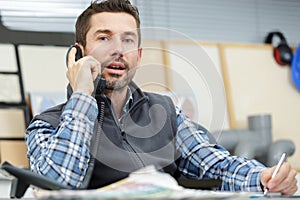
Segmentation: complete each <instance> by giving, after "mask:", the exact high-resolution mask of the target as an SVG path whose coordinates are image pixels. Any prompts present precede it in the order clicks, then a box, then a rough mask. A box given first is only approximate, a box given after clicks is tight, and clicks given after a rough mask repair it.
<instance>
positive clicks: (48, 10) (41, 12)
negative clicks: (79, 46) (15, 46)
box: [0, 0, 91, 33]
mask: <svg viewBox="0 0 300 200" xmlns="http://www.w3.org/2000/svg"><path fill="white" fill-rule="evenodd" d="M90 2H91V1H90V0H75V1H74V0H47V1H40V0H26V1H24V0H0V15H1V21H2V24H3V25H4V26H5V27H6V28H8V29H10V30H18V31H39V32H65V33H73V32H74V24H75V20H76V18H77V16H78V15H79V14H80V13H81V12H82V10H84V9H85V8H86V7H87V6H88V5H89V4H90Z"/></svg>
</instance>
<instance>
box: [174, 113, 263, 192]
mask: <svg viewBox="0 0 300 200" xmlns="http://www.w3.org/2000/svg"><path fill="white" fill-rule="evenodd" d="M177 124H178V132H177V138H176V147H177V149H178V150H179V152H181V157H182V158H181V161H180V164H179V165H180V166H179V169H180V171H181V172H182V174H183V175H185V176H187V177H191V178H196V179H203V178H206V179H207V178H209V179H221V180H222V188H221V189H222V190H230V191H262V188H261V183H260V174H261V172H262V170H263V169H264V168H265V167H264V166H263V165H262V164H261V163H259V162H257V161H255V160H249V159H246V158H241V157H237V156H230V154H229V152H228V151H227V150H226V149H224V148H223V147H222V146H220V145H217V144H210V143H209V141H208V137H207V135H206V130H199V129H197V127H196V126H195V124H194V123H193V122H192V121H191V120H190V119H188V118H187V117H186V116H185V115H184V114H183V113H182V112H181V111H180V110H178V109H177Z"/></svg>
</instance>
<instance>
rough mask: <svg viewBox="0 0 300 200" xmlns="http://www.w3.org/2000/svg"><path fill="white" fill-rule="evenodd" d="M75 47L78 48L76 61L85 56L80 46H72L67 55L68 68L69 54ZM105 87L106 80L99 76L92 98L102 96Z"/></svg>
mask: <svg viewBox="0 0 300 200" xmlns="http://www.w3.org/2000/svg"><path fill="white" fill-rule="evenodd" d="M73 47H75V48H76V54H75V61H77V60H79V59H80V58H82V56H83V55H82V51H81V49H80V47H79V46H76V45H71V46H70V48H69V49H68V51H67V54H66V66H67V67H68V59H69V53H70V51H71V49H72V48H73ZM105 85H106V80H105V79H104V78H102V77H99V76H97V78H96V79H95V81H94V91H93V93H92V96H95V95H96V94H101V93H102V92H103V91H104V89H105Z"/></svg>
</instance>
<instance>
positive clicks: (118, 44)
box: [112, 38, 124, 56]
mask: <svg viewBox="0 0 300 200" xmlns="http://www.w3.org/2000/svg"><path fill="white" fill-rule="evenodd" d="M123 53H124V47H123V45H122V40H121V39H120V38H114V39H113V40H112V54H113V55H114V56H123Z"/></svg>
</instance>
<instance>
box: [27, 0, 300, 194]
mask: <svg viewBox="0 0 300 200" xmlns="http://www.w3.org/2000/svg"><path fill="white" fill-rule="evenodd" d="M139 28H140V20H139V15H138V11H137V9H136V8H135V7H134V6H132V5H131V4H130V2H129V1H127V0H107V1H103V2H100V3H97V2H94V3H92V4H91V6H90V7H89V8H87V9H86V10H85V11H84V12H83V13H82V14H81V15H80V16H79V18H78V20H77V22H76V44H75V45H76V46H77V47H80V49H81V51H82V54H83V57H82V58H81V59H79V60H77V61H75V54H76V51H79V50H76V48H72V49H71V51H70V53H69V57H68V71H67V77H68V80H69V83H70V87H69V88H68V100H67V102H66V103H65V104H62V105H58V106H56V107H54V108H52V109H50V110H48V111H45V112H44V113H42V114H41V115H38V116H36V117H35V118H34V119H33V121H32V122H31V124H30V125H29V127H28V128H27V131H26V144H27V147H28V157H29V158H30V166H31V169H32V170H33V171H35V172H37V173H39V174H43V175H45V176H48V177H51V178H53V179H56V180H57V181H59V182H61V183H63V184H66V185H68V186H70V187H72V188H79V187H85V185H86V184H87V186H88V188H97V187H102V186H105V185H107V184H110V183H113V182H115V181H117V180H120V179H122V178H124V177H126V176H128V174H129V173H130V172H132V171H134V170H137V169H139V168H141V167H144V166H146V165H151V164H152V165H155V166H156V168H157V169H159V170H162V171H165V172H167V173H169V174H171V175H172V176H174V177H175V178H177V177H178V176H180V175H183V176H185V177H188V178H193V179H208V178H210V179H213V178H218V179H221V180H222V186H221V188H220V189H221V190H230V191H259V192H261V191H263V190H264V189H265V188H268V189H269V191H270V192H281V193H283V194H293V193H295V192H296V190H297V186H296V179H295V176H296V172H295V170H293V169H291V167H290V165H289V164H288V163H284V164H283V165H282V167H281V168H280V170H279V172H278V174H277V175H276V177H275V178H271V175H272V173H273V171H274V167H272V168H266V167H264V166H263V165H262V164H260V163H258V162H257V161H255V160H248V159H245V158H240V157H236V156H230V155H229V153H228V151H226V150H225V149H224V148H222V147H221V146H219V145H216V144H210V143H209V141H208V137H207V135H206V130H205V129H203V128H201V127H200V128H199V126H197V125H196V124H195V123H193V122H192V121H190V120H189V119H188V118H187V117H186V116H185V115H184V113H183V112H182V111H180V109H178V108H175V106H174V105H173V103H172V101H171V99H170V98H168V97H165V96H161V95H158V94H153V93H146V92H142V91H141V90H140V89H139V88H138V87H137V86H136V85H135V84H134V83H133V82H132V79H133V77H134V74H135V71H136V69H137V67H138V66H139V65H140V60H141V57H142V48H141V47H140V42H141V35H140V30H139ZM98 76H101V77H103V78H104V79H105V80H106V85H105V89H104V91H103V93H102V91H99V89H98V88H97V91H96V94H94V93H93V91H94V81H95V80H98V79H97V77H98ZM89 176H91V177H89Z"/></svg>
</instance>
